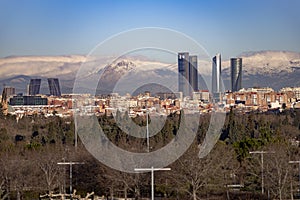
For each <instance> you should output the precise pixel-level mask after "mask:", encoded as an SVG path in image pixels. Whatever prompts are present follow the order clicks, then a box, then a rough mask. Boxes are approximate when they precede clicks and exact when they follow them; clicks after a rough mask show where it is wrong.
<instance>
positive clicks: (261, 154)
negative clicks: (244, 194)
mask: <svg viewBox="0 0 300 200" xmlns="http://www.w3.org/2000/svg"><path fill="white" fill-rule="evenodd" d="M249 153H250V154H260V159H261V193H262V194H264V154H265V153H275V152H273V151H250V152H249Z"/></svg>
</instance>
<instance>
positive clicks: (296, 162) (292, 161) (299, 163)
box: [289, 160, 300, 192]
mask: <svg viewBox="0 0 300 200" xmlns="http://www.w3.org/2000/svg"><path fill="white" fill-rule="evenodd" d="M289 163H290V164H298V165H299V192H300V160H296V161H294V160H291V161H289Z"/></svg>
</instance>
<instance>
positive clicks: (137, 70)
mask: <svg viewBox="0 0 300 200" xmlns="http://www.w3.org/2000/svg"><path fill="white" fill-rule="evenodd" d="M238 57H241V58H242V59H243V78H242V86H243V87H245V88H248V87H271V88H273V89H275V90H279V89H280V88H282V87H288V86H291V87H299V86H300V79H299V77H300V53H298V52H289V51H256V52H246V53H242V54H240V55H238ZM90 65H93V66H94V68H91V70H90V71H87V72H85V71H83V72H84V73H81V74H82V75H84V76H85V78H86V79H88V80H89V81H90V83H93V84H95V83H98V86H97V90H99V91H98V92H99V93H102V92H105V93H107V92H116V91H117V92H120V91H122V90H126V87H129V86H131V87H132V86H135V87H136V88H135V89H137V88H139V87H138V86H139V85H141V86H142V85H143V84H150V83H152V84H155V83H157V84H156V85H158V84H161V85H164V86H165V85H167V86H168V87H171V88H170V89H175V90H176V88H177V78H178V75H177V60H176V57H175V58H174V62H172V63H165V62H159V61H155V60H147V59H145V58H144V57H143V58H140V57H132V58H130V57H126V58H125V57H121V58H118V59H117V60H115V61H114V62H109V58H107V57H103V58H100V59H99V58H98V59H94V60H91V59H90V58H88V57H86V56H82V55H67V56H10V57H5V58H0V89H1V90H2V88H3V86H4V85H6V86H12V87H15V88H16V92H17V93H25V92H26V88H27V85H28V84H29V81H30V79H31V78H41V79H42V85H41V93H43V94H47V93H49V90H48V86H47V81H46V79H47V78H53V77H55V78H59V80H60V85H61V90H62V93H71V92H72V91H73V84H74V80H75V77H76V74H77V79H78V78H80V77H79V76H78V70H79V69H82V68H84V67H86V68H87V66H90ZM198 68H199V71H201V73H202V74H201V75H202V78H203V79H201V78H200V81H199V85H200V89H207V88H210V86H209V84H210V83H209V82H210V77H209V74H210V72H211V62H209V61H198ZM222 77H223V81H224V85H225V88H226V89H230V61H229V60H224V61H222ZM120 79H122V81H121V82H120V81H118V80H120ZM164 80H165V81H164ZM204 80H206V81H207V82H208V85H207V86H204V82H203V81H204ZM137 83H139V84H137ZM116 86H118V87H117V89H116V90H113V89H114V88H115V87H116ZM88 88H89V85H84V84H83V85H82V91H88ZM99 88H100V89H99ZM141 88H142V89H145V88H144V87H141ZM118 90H120V91H118Z"/></svg>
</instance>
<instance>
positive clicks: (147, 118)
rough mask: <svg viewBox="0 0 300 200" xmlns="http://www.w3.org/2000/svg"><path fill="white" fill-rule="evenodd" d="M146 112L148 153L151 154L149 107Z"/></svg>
mask: <svg viewBox="0 0 300 200" xmlns="http://www.w3.org/2000/svg"><path fill="white" fill-rule="evenodd" d="M143 110H144V111H146V123H147V124H146V138H147V152H150V140H149V117H148V115H149V110H148V107H147V108H146V109H143Z"/></svg>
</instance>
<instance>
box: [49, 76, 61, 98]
mask: <svg viewBox="0 0 300 200" xmlns="http://www.w3.org/2000/svg"><path fill="white" fill-rule="evenodd" d="M48 85H49V91H50V95H52V96H57V97H59V96H61V92H60V87H59V81H58V78H48Z"/></svg>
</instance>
